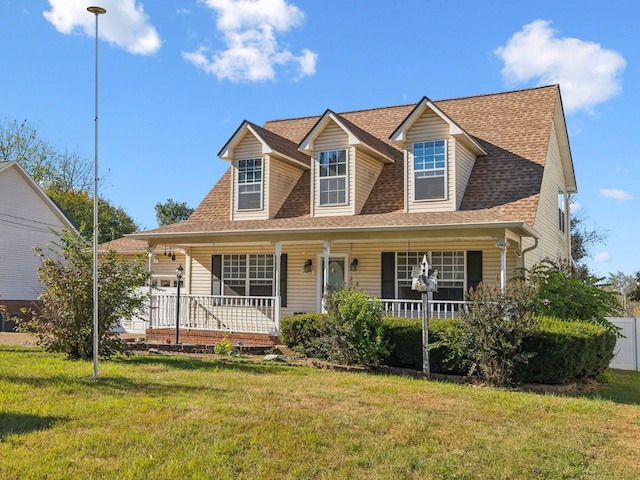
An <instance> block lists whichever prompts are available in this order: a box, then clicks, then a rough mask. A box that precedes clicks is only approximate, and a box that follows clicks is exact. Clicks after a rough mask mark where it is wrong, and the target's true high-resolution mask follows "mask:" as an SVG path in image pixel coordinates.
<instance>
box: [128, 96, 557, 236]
mask: <svg viewBox="0 0 640 480" xmlns="http://www.w3.org/2000/svg"><path fill="white" fill-rule="evenodd" d="M559 101H560V100H559V88H558V86H557V85H554V86H549V87H540V88H533V89H527V90H518V91H512V92H504V93H496V94H489V95H480V96H474V97H465V98H456V99H449V100H440V101H434V102H433V103H434V105H436V106H437V107H438V108H439V109H440V110H441V111H442V112H443V113H444V114H446V115H447V116H448V117H450V118H451V119H452V120H453V121H455V122H456V124H457V125H459V126H460V127H461V128H462V129H464V131H465V132H466V133H467V134H468V135H469V136H470V137H471V138H473V139H474V140H475V141H476V142H478V144H479V145H480V146H481V147H482V148H483V149H484V150H485V151H486V152H487V155H486V156H485V157H479V158H478V159H477V160H476V162H475V165H474V167H473V170H472V173H471V177H470V179H469V182H468V185H467V187H466V190H465V194H464V197H463V200H462V203H461V207H460V209H459V210H457V211H451V212H430V213H411V214H408V213H404V198H403V196H404V181H405V180H404V156H403V154H402V151H401V150H400V149H399V147H398V146H397V145H394V144H393V143H392V142H391V141H390V139H389V138H390V135H391V134H392V133H393V132H394V131H395V130H396V129H397V127H398V126H399V125H400V124H401V123H402V122H403V121H404V120H405V118H406V117H407V115H409V114H410V113H411V111H412V110H413V109H414V108H415V107H416V105H417V104H409V105H399V106H392V107H384V108H376V109H370V110H359V111H352V112H342V113H340V114H338V115H339V116H340V118H342V119H345V120H346V121H347V122H348V123H349V126H350V128H354V129H355V130H357V132H358V134H359V135H361V136H362V137H364V139H365V140H366V142H367V143H368V144H369V145H371V144H374V145H375V146H376V149H378V150H380V149H382V148H384V149H385V151H386V152H388V153H389V155H392V156H393V158H394V159H396V161H395V162H393V163H387V164H385V165H384V167H383V170H382V172H381V174H380V176H379V177H378V180H377V182H376V184H375V185H374V187H373V189H372V191H371V193H370V195H369V198H368V200H367V202H366V203H365V205H364V208H363V210H362V212H361V213H360V214H358V215H345V216H336V217H322V218H313V217H311V216H310V213H309V212H310V205H309V202H310V175H309V171H305V172H304V173H303V175H302V177H301V178H300V180H299V182H298V184H297V185H296V187H295V188H294V189H293V191H292V192H291V194H290V195H289V197H288V198H287V199H286V200H285V202H284V204H283V205H282V207H281V209H280V211H279V212H278V214H277V215H276V216H275V218H273V219H269V220H242V221H233V222H232V221H230V207H231V200H230V198H229V195H230V191H231V190H230V175H231V174H230V169H229V170H227V171H226V172H225V173H224V175H223V176H222V177H221V178H220V180H219V181H218V183H217V184H216V185H215V186H214V187H213V189H212V190H211V191H210V192H209V194H208V195H207V196H206V197H205V199H204V200H203V201H202V203H201V204H200V205H199V206H198V208H197V209H196V210H195V211H194V213H193V214H192V215H191V216H190V217H189V218H188V219H187V220H186V221H184V222H181V223H178V224H174V225H168V226H165V227H162V228H159V229H156V230H152V231H150V232H142V233H141V234H139V235H141V236H143V234H153V235H154V236H155V235H161V234H165V233H166V234H177V233H185V234H190V233H200V234H206V233H207V232H210V233H214V232H216V233H221V232H240V231H243V232H248V231H265V232H266V231H270V232H273V231H277V230H301V231H303V230H318V229H332V228H384V227H412V226H437V225H443V226H445V225H462V224H465V225H468V224H474V223H475V224H497V223H501V222H502V223H508V222H523V223H525V224H527V225H529V226H533V225H534V222H535V215H536V210H537V205H538V198H539V194H540V186H541V182H542V175H543V169H544V164H545V160H546V156H547V150H548V145H549V139H550V136H551V133H552V132H551V129H552V125H553V118H554V111H555V109H556V102H559ZM320 118H321V115H318V116H312V117H302V118H291V119H283V120H272V121H268V122H266V123H265V124H264V125H263V126H262V127H258V128H260V134H261V135H262V136H263V137H264V138H265V139H266V138H267V137H269V135H270V134H272V135H273V137H269V138H270V139H269V140H268V141H269V142H274V141H275V140H277V139H286V140H287V141H290V142H292V143H293V144H296V145H299V144H300V142H301V141H302V140H303V139H304V138H305V137H306V136H307V135H308V134H309V132H310V131H311V130H312V129H313V127H314V126H315V125H316V123H317V122H318V120H319V119H320ZM362 132H366V134H364V133H362ZM280 142H281V144H286V148H287V149H289V148H290V145H291V144H289V143H282V140H280ZM383 145H384V147H382V146H383Z"/></svg>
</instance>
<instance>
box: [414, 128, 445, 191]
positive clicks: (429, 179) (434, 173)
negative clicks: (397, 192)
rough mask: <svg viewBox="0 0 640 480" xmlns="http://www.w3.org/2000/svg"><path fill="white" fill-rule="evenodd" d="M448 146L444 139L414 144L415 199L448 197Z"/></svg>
mask: <svg viewBox="0 0 640 480" xmlns="http://www.w3.org/2000/svg"><path fill="white" fill-rule="evenodd" d="M446 158H447V154H446V148H445V142H444V140H437V141H434V142H418V143H414V144H413V178H414V186H413V199H414V200H437V199H443V198H445V197H446V187H445V184H446V174H445V172H446V164H447V162H446Z"/></svg>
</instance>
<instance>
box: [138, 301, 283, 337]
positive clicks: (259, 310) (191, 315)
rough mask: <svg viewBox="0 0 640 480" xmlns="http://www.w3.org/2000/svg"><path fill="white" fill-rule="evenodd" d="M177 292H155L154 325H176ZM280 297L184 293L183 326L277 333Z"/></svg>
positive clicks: (181, 318) (225, 330) (152, 317)
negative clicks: (165, 293)
mask: <svg viewBox="0 0 640 480" xmlns="http://www.w3.org/2000/svg"><path fill="white" fill-rule="evenodd" d="M176 300H177V296H176V295H151V309H150V319H149V325H150V327H151V328H175V326H176ZM279 310H280V309H279V308H278V297H223V296H212V295H180V328H184V329H194V330H211V331H224V332H236V333H266V334H274V333H275V334H277V333H279V330H280V321H279Z"/></svg>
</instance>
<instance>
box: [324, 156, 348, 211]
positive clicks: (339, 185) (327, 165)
mask: <svg viewBox="0 0 640 480" xmlns="http://www.w3.org/2000/svg"><path fill="white" fill-rule="evenodd" d="M318 166H319V177H320V205H345V204H346V203H347V151H346V150H330V151H325V152H319V153H318Z"/></svg>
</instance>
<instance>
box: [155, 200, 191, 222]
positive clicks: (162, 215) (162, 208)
mask: <svg viewBox="0 0 640 480" xmlns="http://www.w3.org/2000/svg"><path fill="white" fill-rule="evenodd" d="M192 213H193V208H191V207H188V206H187V203H186V202H182V203H178V202H176V201H174V200H173V199H172V198H168V199H167V201H166V202H165V203H160V202H158V203H156V219H157V220H158V225H159V226H161V227H162V226H164V225H171V224H172V223H177V222H182V221H184V220H186V219H187V218H189V215H191V214H192Z"/></svg>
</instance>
